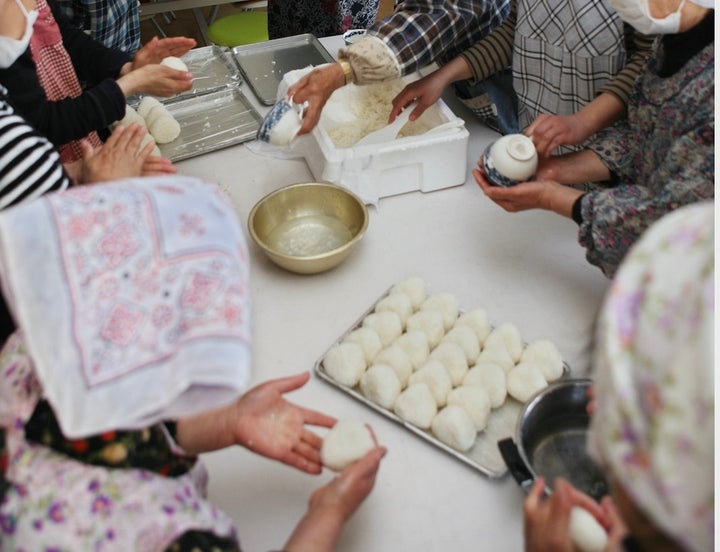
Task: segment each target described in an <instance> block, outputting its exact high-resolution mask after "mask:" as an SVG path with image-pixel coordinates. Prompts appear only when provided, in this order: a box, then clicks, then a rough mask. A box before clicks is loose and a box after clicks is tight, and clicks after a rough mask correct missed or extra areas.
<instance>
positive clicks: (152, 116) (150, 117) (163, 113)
mask: <svg viewBox="0 0 720 552" xmlns="http://www.w3.org/2000/svg"><path fill="white" fill-rule="evenodd" d="M169 115H170V112H169V111H168V110H167V108H166V107H165V106H164V105H162V104H160V105H156V106H155V107H153V108H152V109H151V110H150V111H148V113H147V115H145V126H147V127H148V129H149V128H150V127H151V126H152V125H153V124H154V123H155V121H157V120H158V119H160V118H161V117H167V116H169Z"/></svg>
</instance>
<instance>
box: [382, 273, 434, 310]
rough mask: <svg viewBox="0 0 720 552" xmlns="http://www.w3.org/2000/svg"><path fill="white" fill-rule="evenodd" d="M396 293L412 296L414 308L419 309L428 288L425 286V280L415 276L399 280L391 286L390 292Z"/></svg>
mask: <svg viewBox="0 0 720 552" xmlns="http://www.w3.org/2000/svg"><path fill="white" fill-rule="evenodd" d="M394 293H405V294H407V295H408V297H410V301H411V302H412V306H413V309H419V308H420V305H421V304H422V302H423V301H424V300H425V297H427V290H426V287H425V280H423V279H422V278H419V277H417V276H414V277H412V278H408V279H407V280H403V281H402V282H398V283H397V284H395V285H394V286H393V287H391V288H390V294H394Z"/></svg>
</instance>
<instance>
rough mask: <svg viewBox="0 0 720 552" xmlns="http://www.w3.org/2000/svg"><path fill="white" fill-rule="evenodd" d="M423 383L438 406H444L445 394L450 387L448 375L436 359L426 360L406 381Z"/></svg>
mask: <svg viewBox="0 0 720 552" xmlns="http://www.w3.org/2000/svg"><path fill="white" fill-rule="evenodd" d="M421 382H422V383H424V384H426V385H427V386H428V389H430V392H431V393H432V395H433V398H434V399H435V403H436V404H437V405H438V408H439V407H442V406H445V403H446V401H447V395H448V393H449V392H450V390H451V389H452V382H451V381H450V376H449V375H448V373H447V370H445V367H444V366H443V365H442V363H440V362H438V361H437V360H428V361H427V362H426V363H425V364H424V365H423V366H422V367H421V368H420V369H419V370H418V371H417V372H415V373H414V374H412V375H411V376H410V379H409V380H408V383H409V384H410V385H412V384H413V383H421Z"/></svg>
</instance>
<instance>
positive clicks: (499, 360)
mask: <svg viewBox="0 0 720 552" xmlns="http://www.w3.org/2000/svg"><path fill="white" fill-rule="evenodd" d="M485 345H486V346H485V348H484V349H483V350H482V351H481V352H480V355H479V356H478V358H477V362H476V363H475V364H497V365H498V366H502V367H503V369H504V370H505V372H506V373H507V372H509V371H510V370H512V369H513V368H515V361H514V360H513V359H512V357H511V356H510V353H509V352H508V350H507V349H506V348H505V347H504V346H503V345H494V346H490V347H488V346H487V342H485Z"/></svg>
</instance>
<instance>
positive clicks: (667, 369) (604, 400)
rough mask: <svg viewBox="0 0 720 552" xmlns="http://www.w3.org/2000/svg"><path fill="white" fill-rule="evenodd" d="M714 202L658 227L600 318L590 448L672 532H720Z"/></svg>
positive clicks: (693, 541) (699, 538)
mask: <svg viewBox="0 0 720 552" xmlns="http://www.w3.org/2000/svg"><path fill="white" fill-rule="evenodd" d="M714 262H715V254H714V204H712V203H710V204H700V205H693V206H689V207H685V208H682V209H679V210H678V211H675V212H673V213H671V214H670V215H667V216H666V217H664V218H663V219H661V221H659V222H658V223H657V224H656V225H655V226H653V227H652V228H650V229H649V230H648V231H647V232H646V234H645V235H644V236H643V238H642V239H641V240H640V241H639V242H638V243H637V245H636V247H634V249H633V250H632V251H631V252H630V253H629V254H628V256H627V258H626V259H625V261H624V262H623V264H622V265H621V268H620V270H619V271H618V273H617V275H616V278H615V280H614V282H613V284H612V286H611V288H610V291H609V293H608V296H607V297H606V299H605V304H604V306H603V310H602V312H601V315H600V321H599V327H598V343H597V347H596V352H595V359H594V362H595V367H596V371H597V378H596V382H595V401H596V402H595V412H594V415H593V419H592V423H591V428H590V437H589V442H590V448H591V451H592V453H593V454H594V455H595V457H596V458H597V460H598V461H599V462H600V463H601V464H603V465H605V466H607V467H608V469H609V470H610V472H611V473H612V476H613V477H614V478H615V479H616V480H617V481H618V482H619V483H620V484H621V485H622V487H623V489H624V490H625V491H626V492H627V494H628V496H630V497H631V499H632V500H633V501H634V503H635V504H636V505H637V506H638V507H639V508H640V509H641V510H642V511H643V512H644V513H645V514H646V515H647V516H648V517H649V519H650V520H651V521H652V522H653V523H654V524H655V525H656V526H657V527H658V528H660V529H661V530H662V531H663V532H664V533H666V534H667V535H669V536H671V537H672V538H673V539H674V540H675V541H676V542H678V543H679V544H681V545H682V546H684V547H685V548H686V549H688V550H692V551H704V550H712V546H713V538H714V524H713V520H714V507H713V504H714V456H713V452H714V420H713V418H714V404H715V401H714V380H713V376H714V362H713V342H714Z"/></svg>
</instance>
